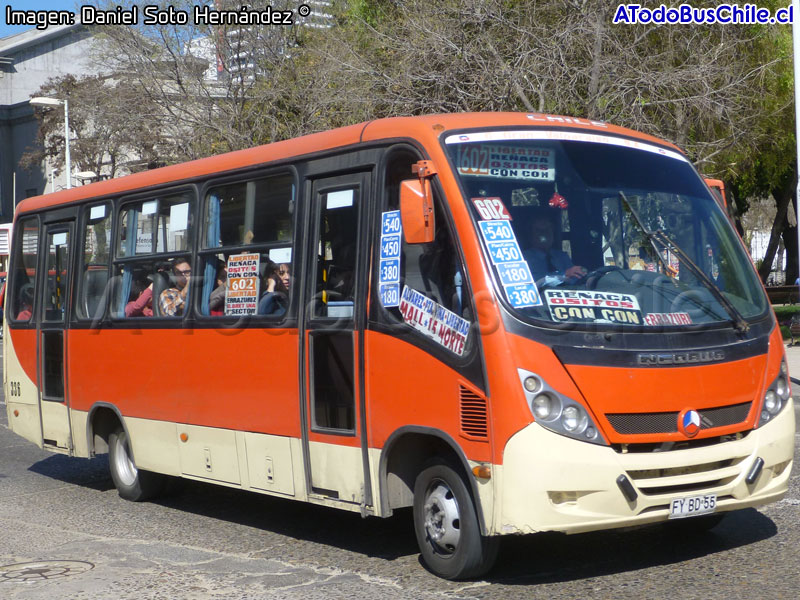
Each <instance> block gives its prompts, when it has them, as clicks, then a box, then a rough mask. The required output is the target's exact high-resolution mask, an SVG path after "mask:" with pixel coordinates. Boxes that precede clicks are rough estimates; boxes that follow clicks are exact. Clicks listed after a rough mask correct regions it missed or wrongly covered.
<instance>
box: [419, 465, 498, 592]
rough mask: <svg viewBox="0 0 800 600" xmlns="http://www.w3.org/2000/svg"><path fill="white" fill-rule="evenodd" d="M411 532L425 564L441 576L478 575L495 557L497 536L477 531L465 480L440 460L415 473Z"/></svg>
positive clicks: (446, 577)
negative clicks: (415, 538) (412, 528)
mask: <svg viewBox="0 0 800 600" xmlns="http://www.w3.org/2000/svg"><path fill="white" fill-rule="evenodd" d="M414 533H415V534H416V536H417V544H418V545H419V549H420V552H421V553H422V560H423V561H424V562H425V565H426V566H427V567H428V568H429V569H430V570H431V571H432V572H433V573H434V574H436V575H438V576H439V577H443V578H445V579H469V578H474V577H480V576H481V575H483V574H485V573H487V572H488V571H489V570H490V569H491V568H492V566H493V565H494V561H495V559H496V558H497V550H498V548H499V538H496V537H484V536H482V535H481V530H480V526H479V524H478V517H477V514H476V512H475V503H474V502H473V500H472V494H470V492H469V489H467V484H466V483H465V482H464V479H463V477H462V476H461V475H460V474H459V473H458V471H457V470H456V469H454V468H453V467H452V466H450V465H449V464H447V463H444V462H442V461H436V462H434V463H431V464H429V466H427V467H426V468H425V469H423V471H422V472H421V473H420V474H419V475H418V476H417V480H416V482H415V484H414Z"/></svg>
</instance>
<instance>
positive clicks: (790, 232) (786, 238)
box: [783, 193, 800, 285]
mask: <svg viewBox="0 0 800 600" xmlns="http://www.w3.org/2000/svg"><path fill="white" fill-rule="evenodd" d="M791 197H792V204H793V205H794V214H795V215H797V214H798V213H797V195H796V194H794V193H792V194H791ZM783 246H784V248H786V282H785V284H786V285H793V284H794V282H795V280H796V279H797V277H798V275H800V271H798V255H797V251H798V248H797V227H796V226H795V227H790V226H789V224H788V222H787V223H786V225H785V226H784V228H783Z"/></svg>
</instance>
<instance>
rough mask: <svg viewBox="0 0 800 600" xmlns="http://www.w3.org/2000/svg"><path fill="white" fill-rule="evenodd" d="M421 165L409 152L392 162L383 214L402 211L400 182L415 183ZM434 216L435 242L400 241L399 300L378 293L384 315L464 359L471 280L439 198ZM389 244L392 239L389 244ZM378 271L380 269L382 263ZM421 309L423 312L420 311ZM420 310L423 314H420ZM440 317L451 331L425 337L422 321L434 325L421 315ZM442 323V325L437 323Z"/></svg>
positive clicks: (470, 315) (397, 155) (390, 277)
mask: <svg viewBox="0 0 800 600" xmlns="http://www.w3.org/2000/svg"><path fill="white" fill-rule="evenodd" d="M417 160H419V159H418V158H417V157H416V156H415V155H413V154H412V153H410V152H397V153H395V155H394V156H393V160H390V161H389V165H388V167H387V170H386V181H385V204H384V208H383V211H384V214H388V213H392V212H393V211H397V210H399V209H400V192H399V190H400V182H401V181H403V180H404V179H411V178H413V177H414V175H413V173H412V171H411V165H412V164H414V163H415V162H417ZM434 214H435V220H436V229H435V232H434V240H433V241H432V242H429V243H427V244H408V243H406V242H405V239H404V238H403V236H402V235H401V236H400V239H401V244H400V256H399V258H398V259H397V261H398V262H399V268H397V273H396V281H397V282H398V283H397V290H398V294H397V295H396V296H394V295H389V294H383V295H382V294H381V293H380V291H378V293H376V297H378V298H379V300H378V301H379V303H381V304H382V306H383V308H384V310H385V311H386V312H384V315H387V314H388V315H390V318H391V320H393V321H395V322H405V323H406V324H408V325H410V326H411V327H412V328H414V329H416V330H417V331H419V332H420V333H422V334H423V335H426V336H427V337H429V338H431V339H433V341H434V342H436V343H438V344H439V345H441V346H444V347H445V348H446V349H448V350H450V351H451V352H453V353H455V354H456V355H459V356H460V355H462V354H464V353H465V352H467V351H468V350H469V347H470V346H471V344H472V341H471V340H472V337H474V336H470V335H469V331H470V325H471V321H472V319H473V315H474V311H473V310H472V300H471V298H470V294H469V291H468V285H467V277H466V275H465V271H464V268H463V266H462V264H461V259H460V257H459V253H458V249H457V247H456V243H455V238H454V235H453V233H452V230H451V228H450V225H449V223H448V218H447V214H446V212H445V210H444V200H443V199H442V198H441V197H440V196H438V194H436V193H434ZM386 240H387V241H388V238H386ZM377 262H378V264H377V265H376V268H377V269H379V270H380V269H381V263H385V262H391V261H377ZM394 277H395V275H393V274H385V273H383V274H382V273H381V272H378V273H377V274H376V276H375V277H374V278H373V279H374V281H376V282H383V281H384V280H394ZM420 307H421V308H420ZM418 308H420V310H418ZM437 310H438V311H439V318H440V319H443V320H446V321H447V322H448V326H447V327H442V328H440V329H437V330H436V331H440V332H444V334H443V335H441V336H437V335H434V334H432V333H431V332H425V331H423V327H422V326H421V325H420V323H419V322H418V321H420V320H421V321H424V322H430V321H431V320H433V319H428V318H427V317H420V316H419V315H422V314H423V313H424V314H428V313H426V311H428V312H430V313H431V314H433V313H435V312H436V311H437ZM437 322H438V321H437Z"/></svg>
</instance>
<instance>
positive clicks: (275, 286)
mask: <svg viewBox="0 0 800 600" xmlns="http://www.w3.org/2000/svg"><path fill="white" fill-rule="evenodd" d="M291 279H292V278H291V266H290V265H289V263H277V264H273V265H272V269H271V271H270V273H269V274H268V275H267V279H266V287H267V291H266V293H265V294H264V295H263V296H262V297H261V300H260V301H259V303H258V314H260V315H275V316H278V315H282V314H284V313H285V312H286V309H287V308H288V307H289V288H290V287H291Z"/></svg>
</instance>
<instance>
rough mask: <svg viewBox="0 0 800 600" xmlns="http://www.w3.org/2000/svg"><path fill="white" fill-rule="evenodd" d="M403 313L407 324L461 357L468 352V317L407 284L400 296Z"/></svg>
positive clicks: (401, 311)
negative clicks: (465, 351) (465, 317)
mask: <svg viewBox="0 0 800 600" xmlns="http://www.w3.org/2000/svg"><path fill="white" fill-rule="evenodd" d="M400 313H401V314H402V315H403V320H404V321H405V322H406V323H408V324H409V325H411V326H412V327H413V328H414V329H416V330H417V331H419V332H421V333H423V334H425V335H426V336H428V337H429V338H431V339H432V340H433V341H434V342H436V343H437V344H439V345H440V346H444V347H445V348H447V349H448V350H450V351H451V352H455V353H456V354H458V355H459V356H461V355H462V354H464V348H465V347H466V343H467V336H468V335H469V321H467V320H466V319H462V318H461V317H459V316H458V315H457V314H456V313H454V312H451V311H449V310H447V309H446V308H445V307H444V306H442V305H441V304H438V303H437V302H435V301H433V300H431V299H430V298H428V297H427V296H425V295H424V294H420V293H419V292H418V291H416V290H414V289H412V288H410V287H408V286H407V285H406V286H403V294H402V295H401V297H400Z"/></svg>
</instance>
